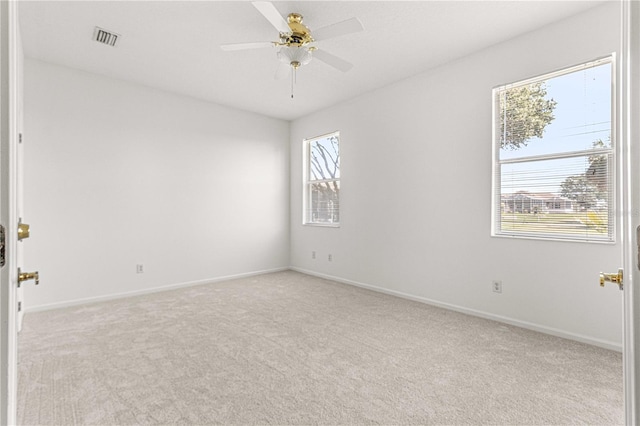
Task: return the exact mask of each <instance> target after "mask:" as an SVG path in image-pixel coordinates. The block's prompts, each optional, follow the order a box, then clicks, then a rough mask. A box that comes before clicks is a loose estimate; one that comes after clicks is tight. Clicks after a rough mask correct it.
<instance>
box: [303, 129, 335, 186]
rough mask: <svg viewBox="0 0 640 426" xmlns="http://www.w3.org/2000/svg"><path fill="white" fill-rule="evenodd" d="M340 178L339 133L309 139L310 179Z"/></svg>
mask: <svg viewBox="0 0 640 426" xmlns="http://www.w3.org/2000/svg"><path fill="white" fill-rule="evenodd" d="M339 178H340V147H339V140H338V135H336V134H333V135H330V136H327V137H326V138H321V139H315V140H311V141H309V180H324V179H339Z"/></svg>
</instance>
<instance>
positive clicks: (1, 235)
mask: <svg viewBox="0 0 640 426" xmlns="http://www.w3.org/2000/svg"><path fill="white" fill-rule="evenodd" d="M5 236H6V232H4V225H0V268H2V267H3V266H4V263H5V242H6V241H5Z"/></svg>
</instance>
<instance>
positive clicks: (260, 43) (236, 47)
mask: <svg viewBox="0 0 640 426" xmlns="http://www.w3.org/2000/svg"><path fill="white" fill-rule="evenodd" d="M272 46H273V43H272V42H270V41H258V42H255V43H233V44H221V45H220V49H222V50H224V51H227V52H230V51H232V50H247V49H262V48H263V47H272Z"/></svg>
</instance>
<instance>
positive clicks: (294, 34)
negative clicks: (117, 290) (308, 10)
mask: <svg viewBox="0 0 640 426" xmlns="http://www.w3.org/2000/svg"><path fill="white" fill-rule="evenodd" d="M302 19H303V17H302V15H300V14H299V13H290V14H289V15H288V16H287V24H288V25H289V28H290V29H291V34H280V39H281V41H282V43H283V44H285V45H287V46H298V47H299V46H305V45H307V44H309V43H312V42H313V41H314V40H313V37H311V30H310V29H309V28H307V27H306V26H305V25H304V24H303V23H302Z"/></svg>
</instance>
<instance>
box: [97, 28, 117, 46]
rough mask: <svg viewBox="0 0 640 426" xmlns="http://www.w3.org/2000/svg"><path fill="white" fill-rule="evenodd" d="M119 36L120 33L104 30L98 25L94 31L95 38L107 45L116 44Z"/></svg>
mask: <svg viewBox="0 0 640 426" xmlns="http://www.w3.org/2000/svg"><path fill="white" fill-rule="evenodd" d="M119 38H120V34H116V33H114V32H111V31H107V30H103V29H102V28H99V27H96V29H95V30H94V31H93V39H94V40H95V41H97V42H98V43H102V44H106V45H107V46H115V45H116V42H117V41H118V39H119Z"/></svg>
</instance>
